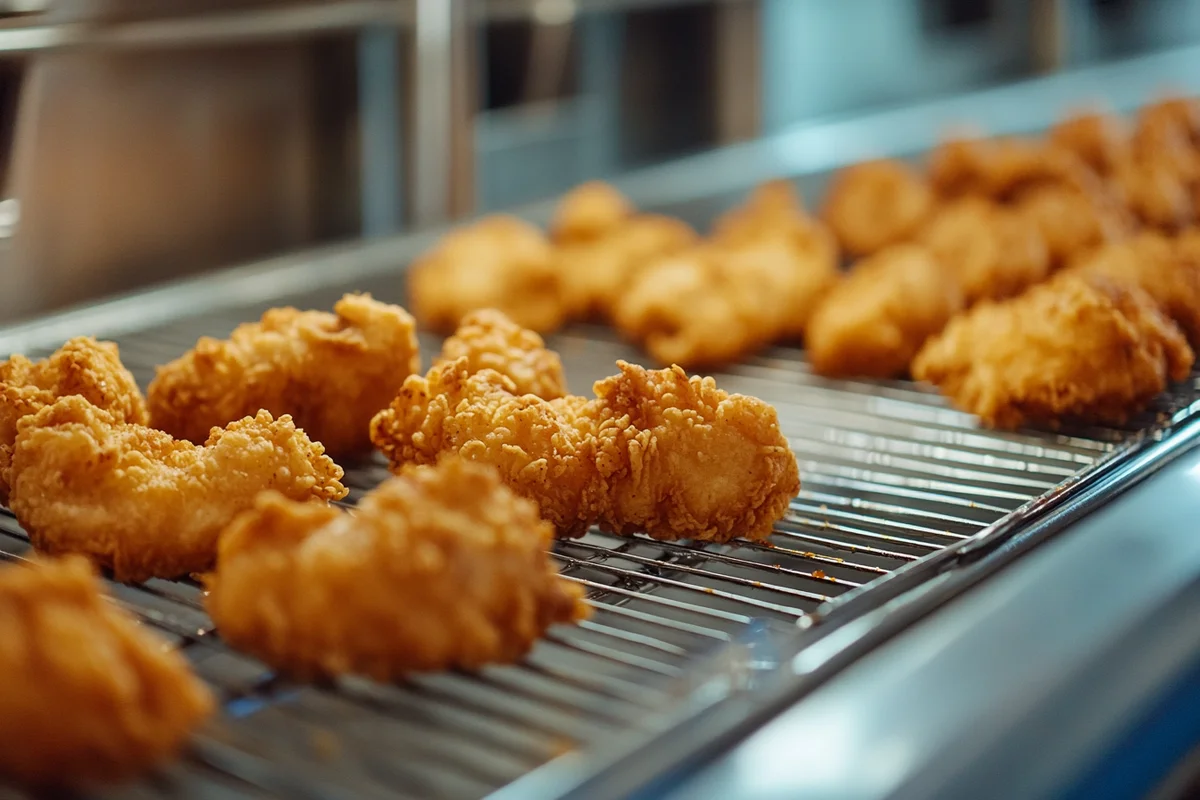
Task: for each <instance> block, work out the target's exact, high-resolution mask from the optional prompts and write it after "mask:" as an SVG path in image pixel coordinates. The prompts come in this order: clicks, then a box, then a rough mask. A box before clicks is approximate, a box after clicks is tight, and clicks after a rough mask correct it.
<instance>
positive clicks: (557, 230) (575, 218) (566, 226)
mask: <svg viewBox="0 0 1200 800" xmlns="http://www.w3.org/2000/svg"><path fill="white" fill-rule="evenodd" d="M634 213H636V210H635V209H634V207H633V204H632V203H630V202H629V200H627V199H626V198H625V195H623V194H621V193H620V192H619V191H617V190H616V189H615V188H614V187H613V186H612V185H610V184H607V183H605V182H604V181H588V182H587V183H582V184H580V185H579V186H576V187H575V188H574V189H572V190H571V191H569V192H567V193H566V194H565V195H563V198H562V200H560V201H559V203H558V208H557V209H556V210H555V214H554V221H553V222H552V223H551V224H550V231H551V236H552V238H553V239H554V242H555V243H556V244H567V243H582V242H593V241H595V240H597V239H600V238H602V237H604V236H606V235H608V234H609V233H611V232H612V231H614V230H616V229H617V228H618V227H620V226H621V225H623V224H624V223H625V222H626V221H628V220H629V218H630V217H632V216H633V215H634Z"/></svg>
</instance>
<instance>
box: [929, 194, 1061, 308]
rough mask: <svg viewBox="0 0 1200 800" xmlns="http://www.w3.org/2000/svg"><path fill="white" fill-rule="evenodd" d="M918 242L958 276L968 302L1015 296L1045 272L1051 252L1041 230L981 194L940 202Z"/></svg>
mask: <svg viewBox="0 0 1200 800" xmlns="http://www.w3.org/2000/svg"><path fill="white" fill-rule="evenodd" d="M920 241H921V243H922V244H924V245H925V246H926V247H928V248H929V250H930V252H931V253H933V255H934V257H936V258H937V259H938V261H940V262H941V264H942V266H943V267H945V268H946V269H947V270H948V271H949V272H951V273H952V274H953V275H955V276H956V277H957V278H958V282H959V284H960V285H961V286H962V289H963V296H964V299H965V301H966V303H967V304H968V305H970V304H973V303H975V302H977V301H979V300H983V299H993V300H995V299H1001V298H1004V297H1011V296H1012V295H1015V294H1019V293H1020V292H1022V291H1024V290H1025V289H1026V288H1027V287H1028V286H1030V285H1032V284H1034V283H1037V282H1038V281H1041V280H1042V279H1044V278H1045V277H1046V276H1047V275H1048V274H1049V272H1050V252H1049V249H1048V248H1047V247H1046V240H1045V239H1044V238H1043V237H1042V233H1041V230H1040V228H1038V226H1037V225H1036V224H1034V223H1033V221H1032V220H1030V219H1028V218H1027V217H1025V216H1023V215H1021V214H1018V213H1015V212H1013V211H1011V210H1009V209H1007V208H1004V207H1003V206H999V205H997V204H995V203H992V202H991V201H989V200H986V199H984V198H981V197H965V198H963V199H961V200H956V201H952V202H951V203H949V204H947V205H945V206H943V207H942V208H941V209H939V210H938V212H937V213H936V214H935V215H934V217H933V219H931V220H930V222H929V224H928V225H927V226H926V227H925V229H924V230H923V231H922V232H921V236H920Z"/></svg>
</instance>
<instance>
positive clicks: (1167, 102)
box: [1134, 97, 1200, 147]
mask: <svg viewBox="0 0 1200 800" xmlns="http://www.w3.org/2000/svg"><path fill="white" fill-rule="evenodd" d="M1134 137H1135V140H1138V142H1137V143H1138V144H1139V145H1147V146H1155V145H1161V144H1163V143H1164V142H1165V141H1166V140H1167V139H1169V138H1174V137H1181V138H1182V139H1183V140H1184V141H1185V142H1187V143H1188V144H1190V145H1191V146H1192V147H1196V146H1198V145H1200V99H1197V98H1195V97H1167V98H1164V99H1162V100H1159V101H1157V102H1154V103H1150V104H1149V105H1145V106H1143V107H1142V108H1141V110H1140V111H1139V112H1138V115H1137V124H1136V126H1135V128H1134Z"/></svg>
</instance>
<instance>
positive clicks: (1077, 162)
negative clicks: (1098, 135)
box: [929, 139, 1103, 201]
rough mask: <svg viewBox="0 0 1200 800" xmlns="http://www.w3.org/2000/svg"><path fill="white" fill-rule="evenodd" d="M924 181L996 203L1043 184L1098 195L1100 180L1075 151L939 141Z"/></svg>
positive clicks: (1019, 142)
mask: <svg viewBox="0 0 1200 800" xmlns="http://www.w3.org/2000/svg"><path fill="white" fill-rule="evenodd" d="M929 178H930V181H931V182H932V184H933V186H934V187H935V188H936V189H937V191H938V192H939V193H941V194H943V195H945V196H948V197H958V196H962V195H968V194H978V195H983V196H985V197H990V198H992V199H993V200H999V201H1008V200H1010V199H1013V198H1014V197H1015V196H1016V195H1018V194H1020V193H1021V192H1023V191H1025V190H1026V189H1029V188H1031V187H1037V186H1041V185H1044V184H1059V185H1065V186H1068V187H1070V188H1072V189H1075V190H1078V191H1080V192H1084V193H1088V194H1091V193H1096V192H1102V191H1103V184H1102V182H1101V181H1100V178H1099V176H1098V175H1097V174H1096V173H1095V172H1094V171H1092V170H1091V169H1089V168H1088V166H1087V164H1086V163H1085V162H1084V161H1083V160H1082V159H1081V158H1080V157H1079V156H1077V155H1076V154H1075V153H1073V152H1071V151H1069V150H1066V149H1064V148H1062V147H1058V146H1054V145H1049V144H1046V143H1043V142H1035V141H1030V140H1026V139H958V140H950V141H947V142H943V143H942V144H941V145H939V146H938V147H937V148H936V149H935V150H934V152H933V153H932V154H931V156H930V160H929Z"/></svg>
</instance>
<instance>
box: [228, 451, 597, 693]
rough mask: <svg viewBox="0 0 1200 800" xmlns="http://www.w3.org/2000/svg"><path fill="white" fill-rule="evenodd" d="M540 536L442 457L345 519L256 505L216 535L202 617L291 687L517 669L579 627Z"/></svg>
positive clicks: (304, 507)
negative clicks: (542, 643)
mask: <svg viewBox="0 0 1200 800" xmlns="http://www.w3.org/2000/svg"><path fill="white" fill-rule="evenodd" d="M553 533H554V530H553V528H552V527H551V526H550V524H549V523H547V522H544V521H543V520H542V519H541V518H540V517H539V516H538V510H537V506H536V505H534V504H533V503H532V502H530V501H529V500H526V499H524V498H522V497H518V496H516V495H515V494H513V492H512V491H511V490H509V489H508V487H506V486H505V485H504V484H502V483H501V482H500V476H499V474H498V473H497V472H496V470H495V468H493V467H488V466H486V465H483V464H476V463H472V462H469V461H466V460H465V459H461V458H456V457H449V458H445V459H443V460H441V461H440V462H439V463H438V464H437V465H436V466H423V467H414V468H409V469H406V470H404V471H403V472H402V474H401V475H400V476H399V477H394V478H391V479H389V480H387V481H384V482H383V483H382V484H380V486H379V487H377V488H376V489H375V490H373V491H371V492H369V493H368V494H367V495H366V496H364V497H363V499H362V501H361V502H360V503H359V504H358V508H357V510H356V511H355V512H354V513H353V514H349V513H347V512H345V511H341V510H339V509H336V508H332V507H329V506H318V505H312V504H309V503H296V502H293V501H290V500H287V499H286V498H284V497H282V496H281V495H279V494H276V493H274V492H268V493H264V494H263V495H262V496H260V497H259V499H258V501H257V502H256V503H255V507H254V508H253V509H252V510H250V511H247V512H245V513H244V514H242V515H240V516H239V517H238V518H237V519H236V520H234V522H233V523H232V524H231V525H230V526H229V527H228V528H227V529H226V530H225V532H224V533H223V534H222V535H221V543H220V551H219V556H218V559H217V569H216V572H215V573H213V574H212V575H210V576H209V577H208V578H207V583H208V587H209V590H210V591H209V596H208V600H207V606H208V609H209V612H210V613H211V614H212V618H213V620H214V621H215V622H216V623H217V626H218V628H219V629H220V631H221V636H222V637H223V638H224V639H225V640H226V641H228V642H229V643H230V644H231V645H233V646H234V647H237V648H238V649H241V650H244V651H246V652H248V653H251V654H252V655H254V656H256V657H258V658H260V659H262V660H263V661H265V662H266V663H268V664H270V665H271V666H273V667H275V668H276V669H279V670H282V671H285V672H287V673H288V674H290V675H293V676H298V677H301V678H317V677H325V676H335V675H340V674H344V673H358V674H363V675H368V676H370V677H372V678H375V679H376V680H380V681H394V680H397V679H399V678H402V677H403V676H404V675H406V674H408V673H411V672H414V671H424V670H444V669H478V668H480V667H482V666H484V665H486V664H489V663H494V662H511V661H517V660H519V659H520V658H521V657H523V656H524V655H525V654H526V653H528V652H529V650H530V649H531V648H532V647H533V645H534V643H535V642H536V641H537V640H538V638H540V637H541V636H542V635H543V634H544V633H545V631H546V629H547V628H549V627H550V626H551V625H554V624H558V623H570V622H575V621H577V620H580V619H583V618H585V617H587V616H588V614H589V608H588V607H587V606H586V605H585V604H584V602H583V591H582V588H583V587H582V586H580V585H579V584H576V583H572V582H570V581H568V580H567V579H565V578H563V577H562V576H560V575H559V574H558V570H557V569H556V567H555V564H554V562H553V561H552V560H551V558H550V555H549V553H548V552H547V551H548V550H549V548H550V544H551V541H552V539H553Z"/></svg>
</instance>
